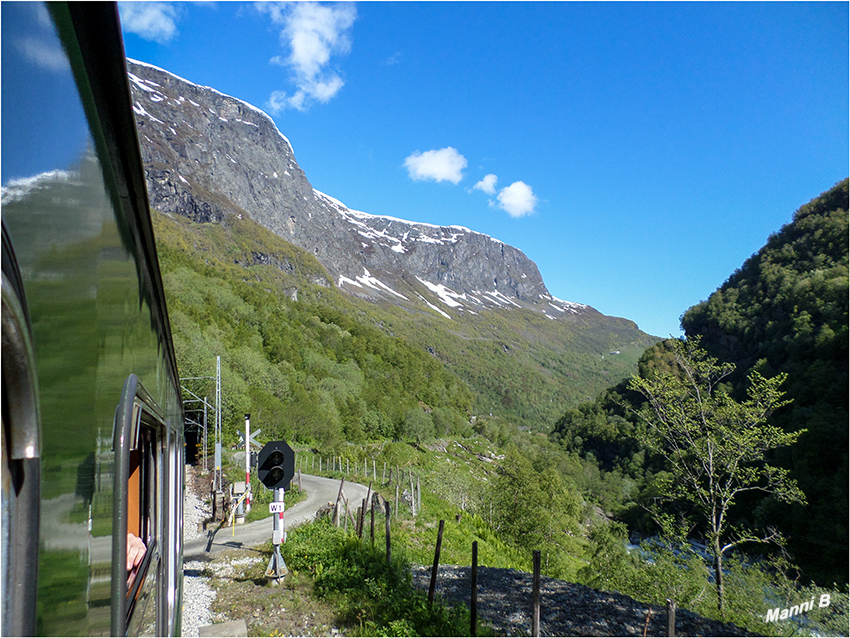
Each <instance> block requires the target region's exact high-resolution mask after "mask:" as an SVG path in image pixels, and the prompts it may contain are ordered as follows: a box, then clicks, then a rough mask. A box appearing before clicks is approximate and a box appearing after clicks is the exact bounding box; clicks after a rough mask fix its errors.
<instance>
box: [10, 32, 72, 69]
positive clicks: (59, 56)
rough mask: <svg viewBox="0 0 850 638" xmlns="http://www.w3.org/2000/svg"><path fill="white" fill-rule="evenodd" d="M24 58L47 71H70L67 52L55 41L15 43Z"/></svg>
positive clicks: (26, 40)
mask: <svg viewBox="0 0 850 638" xmlns="http://www.w3.org/2000/svg"><path fill="white" fill-rule="evenodd" d="M15 44H16V46H17V47H18V50H19V51H20V52H21V53H22V54H23V55H24V57H25V58H26V59H27V60H29V61H30V62H32V63H33V64H35V65H36V66H37V67H40V68H42V69H44V70H46V71H70V70H71V65H70V64H68V58H67V57H65V52H64V51H62V49H61V48H59V46H58V45H57V44H55V42H54V41H53V40H51V41H45V40H39V39H38V38H24V39H23V40H19V41H18V42H16V43H15Z"/></svg>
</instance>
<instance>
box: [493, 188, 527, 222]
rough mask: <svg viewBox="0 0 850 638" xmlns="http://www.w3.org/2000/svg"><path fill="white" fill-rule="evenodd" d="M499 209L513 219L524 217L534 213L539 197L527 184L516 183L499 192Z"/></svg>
mask: <svg viewBox="0 0 850 638" xmlns="http://www.w3.org/2000/svg"><path fill="white" fill-rule="evenodd" d="M496 199H498V200H499V207H500V208H501V209H502V210H504V211H506V212H507V213H508V215H510V216H511V217H524V216H525V215H530V214H531V213H533V212H534V207H535V206H536V205H537V197H536V196H535V195H534V193H533V192H532V190H531V186H529V185H528V184H526V183H525V182H514V183H513V184H511V185H510V186H506V187H505V188H503V189H502V190H500V191H499V195H498V196H497V197H496Z"/></svg>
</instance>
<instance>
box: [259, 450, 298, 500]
mask: <svg viewBox="0 0 850 638" xmlns="http://www.w3.org/2000/svg"><path fill="white" fill-rule="evenodd" d="M294 476H295V452H293V451H292V448H291V447H289V444H288V443H287V442H286V441H269V442H268V443H266V444H265V446H263V449H262V450H260V453H259V455H258V456H257V478H259V479H260V482H261V483H262V484H263V485H265V486H266V487H267V488H269V489H270V490H272V489H275V488H282V489H286V488H288V487H289V482H290V481H291V480H292V478H293V477H294Z"/></svg>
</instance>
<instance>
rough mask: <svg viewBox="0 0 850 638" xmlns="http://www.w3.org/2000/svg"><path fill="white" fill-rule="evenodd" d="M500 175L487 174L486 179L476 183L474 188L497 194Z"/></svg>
mask: <svg viewBox="0 0 850 638" xmlns="http://www.w3.org/2000/svg"><path fill="white" fill-rule="evenodd" d="M498 179H499V178H498V177H496V176H495V175H493V173H490V174H489V175H485V176H484V179H482V180H481V181H480V182H478V183H476V184H475V186H473V187H472V189H473V190H475V189H478V190H480V191H484V192H485V193H487V194H488V195H495V194H496V182H497V181H498Z"/></svg>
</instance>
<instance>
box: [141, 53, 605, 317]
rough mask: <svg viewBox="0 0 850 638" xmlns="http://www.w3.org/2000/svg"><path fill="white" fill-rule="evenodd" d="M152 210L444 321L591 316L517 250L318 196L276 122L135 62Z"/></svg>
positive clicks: (365, 294)
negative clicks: (281, 251) (525, 314)
mask: <svg viewBox="0 0 850 638" xmlns="http://www.w3.org/2000/svg"><path fill="white" fill-rule="evenodd" d="M128 65H129V71H130V81H131V82H130V85H131V88H132V92H133V101H134V107H133V108H134V110H135V113H136V123H137V126H138V130H139V137H140V141H141V145H142V156H143V160H144V165H145V172H146V177H147V181H148V191H149V194H150V200H151V205H152V206H153V207H154V208H155V209H157V210H160V211H163V212H173V213H178V214H180V215H184V216H187V217H189V218H191V219H193V220H195V221H198V222H216V221H220V220H221V219H223V218H224V217H225V216H226V215H228V214H235V215H243V216H247V217H249V218H251V219H252V220H254V221H256V222H257V223H259V224H261V225H263V226H265V227H266V228H268V229H269V230H271V231H273V232H274V233H276V234H277V235H279V236H280V237H283V238H284V239H286V240H288V241H290V242H292V243H293V244H295V245H297V246H299V247H301V248H303V249H305V250H308V251H310V252H312V253H313V254H314V255H315V256H316V257H317V258H318V259H319V261H320V262H321V263H322V264H323V265H324V266H325V268H326V269H327V271H328V272H329V273H330V274H331V276H332V277H333V279H334V283H335V284H336V285H337V286H339V287H340V288H342V289H343V290H346V291H347V292H349V293H351V294H355V295H358V296H362V297H366V298H370V299H374V300H378V299H383V300H389V301H393V302H395V303H403V304H414V305H419V304H421V303H425V304H427V306H429V307H430V308H432V309H433V310H435V311H436V312H439V313H440V314H442V315H444V316H450V315H449V314H448V313H449V312H452V311H454V312H468V311H473V312H474V311H475V310H476V309H479V308H493V307H514V306H517V307H525V308H530V309H535V310H537V311H538V312H543V313H546V314H547V316H549V317H551V318H553V319H554V318H559V317H563V316H570V315H574V314H580V313H582V312H584V311H586V310H591V309H589V308H588V307H587V306H583V305H581V304H573V303H570V302H564V301H561V300H558V299H555V298H553V297H552V296H551V295H550V294H549V292H548V290H547V289H546V286H545V284H544V283H543V279H542V278H541V276H540V273H539V271H538V269H537V266H536V265H535V264H534V262H532V261H531V260H530V259H528V257H526V256H525V255H524V254H523V253H522V252H521V251H520V250H518V249H516V248H514V247H512V246H509V245H507V244H504V243H502V242H501V241H498V240H496V239H493V238H491V237H488V236H487V235H483V234H481V233H477V232H474V231H471V230H469V229H467V228H462V227H460V226H447V227H446V226H442V227H441V226H433V225H429V224H419V223H414V222H409V221H404V220H401V219H395V218H391V217H383V216H376V215H369V214H367V213H363V212H358V211H353V210H350V209H349V208H347V207H346V206H345V205H344V204H342V203H341V202H339V201H337V200H336V199H334V198H333V197H330V196H328V195H325V194H323V193H320V192H319V191H316V190H315V189H314V188H313V187H312V186H311V185H310V182H309V181H308V180H307V177H306V175H305V174H304V172H303V171H302V170H301V168H300V167H299V166H298V163H297V162H296V161H295V156H294V153H293V151H292V146H291V145H290V143H289V140H287V139H286V137H285V136H284V135H283V134H282V133H281V132H280V131H278V129H277V127H276V126H275V124H274V122H273V121H272V119H271V118H270V117H269V116H268V115H266V114H265V113H263V112H262V111H261V110H259V109H257V108H256V107H253V106H251V105H250V104H247V103H246V102H243V101H241V100H238V99H236V98H233V97H229V96H227V95H224V94H222V93H219V92H218V91H216V90H215V89H212V88H209V87H202V86H198V85H196V84H193V83H192V82H189V81H187V80H184V79H182V78H179V77H177V76H175V75H173V74H171V73H168V72H166V71H164V70H162V69H158V68H156V67H153V66H150V65H147V64H143V63H138V62H133V61H129V62H128Z"/></svg>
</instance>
